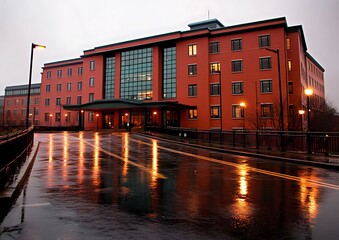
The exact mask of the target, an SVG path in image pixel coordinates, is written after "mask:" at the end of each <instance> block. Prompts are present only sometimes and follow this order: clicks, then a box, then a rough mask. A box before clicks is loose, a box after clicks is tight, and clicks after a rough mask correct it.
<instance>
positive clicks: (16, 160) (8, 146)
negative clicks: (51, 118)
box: [0, 128, 34, 190]
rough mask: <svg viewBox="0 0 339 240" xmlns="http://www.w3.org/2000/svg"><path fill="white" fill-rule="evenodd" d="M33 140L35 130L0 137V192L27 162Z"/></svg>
mask: <svg viewBox="0 0 339 240" xmlns="http://www.w3.org/2000/svg"><path fill="white" fill-rule="evenodd" d="M33 140H34V130H33V128H30V129H26V130H22V131H17V132H14V133H11V134H7V135H3V136H1V137H0V155H1V158H0V190H2V189H4V188H5V187H6V186H7V185H8V184H10V183H11V181H12V180H13V178H14V175H15V174H16V173H17V172H18V170H19V169H20V167H21V165H22V164H23V162H24V161H25V160H26V154H25V153H26V152H27V151H28V150H29V149H30V148H31V146H32V144H33Z"/></svg>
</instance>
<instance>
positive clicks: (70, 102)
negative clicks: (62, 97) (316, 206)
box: [66, 97, 72, 105]
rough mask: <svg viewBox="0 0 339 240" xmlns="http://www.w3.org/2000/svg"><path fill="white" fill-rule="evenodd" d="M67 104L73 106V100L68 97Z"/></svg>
mask: <svg viewBox="0 0 339 240" xmlns="http://www.w3.org/2000/svg"><path fill="white" fill-rule="evenodd" d="M66 104H67V105H71V104H72V99H71V97H67V98H66Z"/></svg>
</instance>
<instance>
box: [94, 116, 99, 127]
mask: <svg viewBox="0 0 339 240" xmlns="http://www.w3.org/2000/svg"><path fill="white" fill-rule="evenodd" d="M95 116H96V117H97V130H98V129H99V113H97V114H96V115H95Z"/></svg>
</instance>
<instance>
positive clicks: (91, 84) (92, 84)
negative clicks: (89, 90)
mask: <svg viewBox="0 0 339 240" xmlns="http://www.w3.org/2000/svg"><path fill="white" fill-rule="evenodd" d="M89 86H90V87H94V77H90V78H89Z"/></svg>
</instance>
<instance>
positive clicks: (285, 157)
mask: <svg viewBox="0 0 339 240" xmlns="http://www.w3.org/2000/svg"><path fill="white" fill-rule="evenodd" d="M139 134H141V135H142V134H144V135H149V136H152V137H154V138H159V139H166V140H169V141H175V142H180V143H181V144H183V145H187V146H191V147H199V148H204V149H208V150H213V151H219V152H224V153H231V154H237V155H243V156H249V157H256V158H265V159H271V160H280V161H285V162H292V163H297V164H304V165H310V166H316V167H323V168H330V169H335V170H339V156H337V155H330V156H326V155H324V154H308V153H306V152H279V151H270V150H264V149H252V148H243V147H233V146H232V145H229V144H220V143H218V142H210V143H209V142H203V141H198V140H196V139H188V138H183V137H179V136H172V135H166V134H160V133H146V132H144V133H139Z"/></svg>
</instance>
